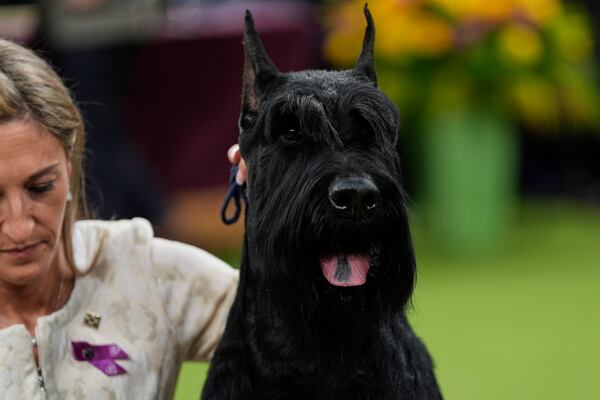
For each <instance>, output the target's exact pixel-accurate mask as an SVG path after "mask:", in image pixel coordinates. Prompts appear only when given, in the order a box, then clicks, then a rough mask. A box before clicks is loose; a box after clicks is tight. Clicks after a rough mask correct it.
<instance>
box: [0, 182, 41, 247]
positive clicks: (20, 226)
mask: <svg viewBox="0 0 600 400" xmlns="http://www.w3.org/2000/svg"><path fill="white" fill-rule="evenodd" d="M1 203H4V204H1ZM0 204H1V205H0V232H2V233H3V234H4V235H5V236H7V237H8V238H9V239H10V240H11V241H12V242H14V243H18V244H20V243H26V242H27V240H28V239H29V238H30V237H31V233H32V232H33V228H34V226H35V221H34V219H33V215H32V213H31V205H30V203H29V201H28V199H27V198H26V195H24V194H15V195H12V196H6V198H5V199H3V201H2V202H0Z"/></svg>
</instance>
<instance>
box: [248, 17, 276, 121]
mask: <svg viewBox="0 0 600 400" xmlns="http://www.w3.org/2000/svg"><path fill="white" fill-rule="evenodd" d="M245 24H246V27H245V31H244V82H243V88H242V112H241V115H240V128H241V130H245V129H248V128H249V127H251V126H252V125H253V124H254V121H255V119H256V115H257V113H258V110H259V109H260V106H261V103H262V101H263V97H264V94H265V90H266V89H267V87H268V86H269V84H270V83H271V82H272V81H273V80H274V79H275V78H277V76H278V75H279V71H278V70H277V68H276V67H275V65H274V64H273V62H272V61H271V59H270V58H269V56H268V55H267V52H266V51H265V48H264V46H263V43H262V40H261V39H260V36H259V35H258V33H257V32H256V29H255V27H254V18H252V14H251V13H250V11H249V10H246V17H245Z"/></svg>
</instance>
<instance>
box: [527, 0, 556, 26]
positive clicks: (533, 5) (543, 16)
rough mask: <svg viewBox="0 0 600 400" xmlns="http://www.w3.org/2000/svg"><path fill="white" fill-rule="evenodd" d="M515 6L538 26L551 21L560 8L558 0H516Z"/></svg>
mask: <svg viewBox="0 0 600 400" xmlns="http://www.w3.org/2000/svg"><path fill="white" fill-rule="evenodd" d="M516 6H517V9H518V10H519V11H521V12H523V13H525V15H527V17H529V18H530V19H531V20H532V21H534V22H535V23H537V24H538V25H543V24H546V23H548V22H550V21H552V20H553V19H554V18H556V17H557V16H558V15H559V14H560V12H561V8H562V7H561V4H560V1H559V0H516Z"/></svg>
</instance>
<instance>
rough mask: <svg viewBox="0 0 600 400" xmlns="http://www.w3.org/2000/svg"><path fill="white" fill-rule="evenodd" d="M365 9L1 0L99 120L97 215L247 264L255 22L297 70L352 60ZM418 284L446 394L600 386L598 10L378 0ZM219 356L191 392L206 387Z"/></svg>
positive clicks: (94, 166) (547, 393) (356, 5)
mask: <svg viewBox="0 0 600 400" xmlns="http://www.w3.org/2000/svg"><path fill="white" fill-rule="evenodd" d="M363 5H364V1H363V0H360V1H354V0H352V1H321V2H317V1H300V0H298V1H291V0H289V1H216V0H215V1H210V0H112V1H111V0H54V1H50V0H48V1H38V2H35V1H23V0H19V1H17V0H12V1H9V0H0V36H3V37H8V38H12V39H13V40H15V41H17V42H19V43H22V44H25V45H27V46H29V47H32V48H34V49H35V50H37V51H39V52H40V54H42V55H43V56H44V57H45V58H46V59H48V60H49V61H50V62H51V63H52V65H53V66H54V67H55V68H56V70H57V71H58V72H59V74H60V75H61V76H62V77H63V78H64V79H65V82H66V83H67V85H68V86H69V87H70V88H71V90H72V92H73V94H74V96H75V98H76V100H77V102H78V104H79V105H80V107H81V109H82V111H83V114H84V117H85V120H86V123H87V129H88V144H87V146H88V149H87V153H88V154H87V173H88V177H89V179H88V196H89V198H90V200H91V203H92V208H93V209H94V210H95V212H96V215H97V216H98V217H101V218H129V217H133V216H142V217H146V218H148V219H150V220H151V221H152V223H153V224H154V226H155V228H156V230H157V232H158V234H160V235H162V236H167V237H169V238H174V239H178V240H182V241H184V242H188V243H192V244H195V245H198V246H201V247H203V248H205V249H207V250H209V251H211V252H213V253H215V254H217V255H219V256H221V257H223V258H224V259H226V260H227V261H229V262H230V263H232V264H233V265H237V264H239V256H238V254H239V252H240V245H241V238H242V234H243V233H242V224H241V223H238V224H237V225H234V226H230V227H225V226H223V225H222V224H221V222H220V219H219V208H220V206H221V203H222V200H223V197H224V195H225V193H226V191H227V181H228V176H229V165H228V162H227V161H226V157H225V153H226V150H227V149H228V147H229V146H230V145H232V144H233V143H235V142H236V141H237V139H236V137H237V117H238V111H239V106H240V95H241V75H242V64H243V55H242V46H241V38H242V32H243V13H244V10H245V9H246V8H249V9H250V10H252V12H253V14H254V16H255V19H256V23H257V27H258V30H259V32H260V33H261V35H262V37H263V40H264V42H265V45H266V47H267V50H268V52H269V54H270V55H271V57H272V58H273V60H274V62H275V63H276V64H277V65H278V67H279V69H280V70H281V71H291V70H300V69H306V68H350V67H352V65H353V63H354V61H355V59H356V58H357V55H358V53H359V51H360V46H361V42H362V36H363V33H364V28H365V20H364V15H363V13H362V8H363ZM369 7H370V9H371V11H372V13H373V15H374V18H375V23H376V30H377V40H376V49H375V52H376V66H377V73H378V78H379V84H380V87H381V89H382V90H383V91H384V92H385V93H386V94H387V95H388V96H389V97H390V98H391V99H392V100H394V102H396V104H397V105H398V106H399V108H400V110H401V116H402V118H401V119H402V127H401V130H400V133H399V146H398V148H399V152H400V153H401V155H402V158H403V162H404V175H405V177H404V179H405V186H406V187H407V190H408V193H409V195H410V197H411V204H410V207H411V215H412V219H411V221H412V225H413V232H414V235H415V246H416V249H417V262H418V268H419V276H418V284H417V289H416V292H415V296H414V302H413V303H414V305H413V308H412V310H411V311H410V318H411V320H412V322H413V324H414V326H415V329H416V331H417V333H418V334H419V335H420V336H422V337H423V339H424V340H425V342H426V343H427V345H428V347H429V349H430V351H431V353H432V354H433V357H434V359H435V361H436V365H437V374H438V379H439V382H440V385H441V388H442V391H443V393H444V395H445V398H446V399H450V400H482V399H485V400H495V399H498V400H500V399H502V400H506V399H527V400H533V399H540V400H541V399H544V400H548V399H598V398H600V380H599V379H598V376H599V375H600V367H598V360H599V359H600V344H598V338H600V135H599V134H598V133H599V131H600V92H599V91H598V69H597V59H598V48H597V43H598V41H597V32H596V31H594V28H595V27H596V26H597V23H598V17H599V16H600V6H599V5H598V3H594V2H593V1H592V0H589V1H587V2H586V1H559V0H373V1H371V2H370V4H369ZM205 371H206V365H205V364H197V363H189V364H186V366H185V367H184V369H183V370H182V372H181V374H180V380H179V384H178V388H177V395H176V398H177V399H179V400H182V399H196V398H198V394H199V393H200V391H201V387H202V382H203V379H204V374H205Z"/></svg>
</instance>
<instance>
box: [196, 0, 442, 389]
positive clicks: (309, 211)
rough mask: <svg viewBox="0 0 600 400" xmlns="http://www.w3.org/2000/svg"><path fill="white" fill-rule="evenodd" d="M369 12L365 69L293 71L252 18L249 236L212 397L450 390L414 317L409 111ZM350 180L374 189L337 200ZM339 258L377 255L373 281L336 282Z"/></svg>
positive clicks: (246, 145) (211, 379)
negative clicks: (405, 151)
mask: <svg viewBox="0 0 600 400" xmlns="http://www.w3.org/2000/svg"><path fill="white" fill-rule="evenodd" d="M365 15H366V17H367V22H368V26H367V33H366V35H365V41H364V45H363V51H362V53H361V55H360V57H359V60H358V63H357V66H356V67H355V68H354V69H352V70H347V71H303V72H292V73H285V74H284V73H280V72H279V71H277V69H276V68H275V66H274V65H273V63H272V62H271V61H270V59H269V57H268V56H267V54H266V52H265V50H264V48H263V45H262V43H261V41H260V39H259V37H258V35H257V33H256V31H255V29H254V22H253V20H252V16H251V15H250V13H249V12H248V13H247V14H246V33H245V36H244V48H245V56H246V58H245V67H244V93H243V101H242V112H241V116H240V146H241V151H242V154H243V156H244V158H245V160H246V162H247V163H248V170H249V176H248V181H247V184H248V196H249V206H248V209H247V215H246V235H245V241H244V250H243V258H242V266H241V278H240V287H239V289H238V293H237V297H236V300H235V303H234V305H233V308H232V310H231V313H230V316H229V320H228V324H227V328H226V331H225V334H224V337H223V339H222V341H221V343H220V345H219V347H218V348H217V350H216V352H215V355H214V358H213V361H212V364H211V367H210V371H209V376H208V380H207V382H206V385H205V388H204V394H203V399H210V400H215V399H218V400H221V399H244V400H253V399H323V400H325V399H340V400H342V399H343V400H350V399H360V400H365V399H406V400H416V399H419V400H421V399H427V400H429V399H441V395H440V393H439V389H438V387H437V383H436V380H435V376H434V373H433V366H432V362H431V360H430V358H429V355H428V354H427V351H426V349H425V347H424V346H423V344H422V343H421V342H420V340H419V339H418V338H417V337H416V336H415V334H414V333H413V331H412V329H411V327H410V326H409V324H408V322H407V319H406V317H405V309H406V306H407V304H408V303H409V301H410V296H411V293H412V290H413V286H414V281H415V259H414V253H413V248H412V243H411V237H410V231H409V226H408V221H407V215H406V208H405V202H406V196H405V194H404V192H403V190H402V187H401V183H400V181H401V177H400V160H399V157H398V154H397V152H396V150H395V146H396V137H397V130H398V123H399V121H398V120H399V117H398V111H397V109H396V107H395V106H394V105H393V104H392V102H391V101H390V100H389V99H388V98H387V97H386V96H385V95H384V94H383V93H382V92H380V91H379V90H378V89H377V87H376V86H377V84H376V77H375V70H374V68H373V40H374V27H373V23H372V20H371V16H370V13H369V11H368V9H367V8H366V7H365ZM336 182H337V183H339V182H342V183H341V184H340V185H342V186H343V187H348V185H350V186H352V185H353V182H358V183H359V185H363V186H364V187H366V188H367V189H368V190H370V191H369V192H368V195H370V196H371V198H369V199H368V200H365V199H363V198H358V197H356V196H355V197H352V199H351V200H356V199H357V198H358V200H357V203H356V204H358V206H356V208H352V207H354V206H353V205H352V204H354V203H352V204H351V203H347V204H349V205H350V206H352V207H345V206H343V205H342V206H340V207H337V208H336V207H334V206H332V204H334V201H337V202H342V201H347V199H341V200H340V199H335V200H333V197H332V196H334V195H336V193H337V192H336V193H334V194H332V190H333V191H335V190H336V188H337V186H336ZM344 185H346V186H344ZM338 186H339V185H338ZM361 187H362V186H361ZM332 188H333V189H332ZM371 189H372V190H371ZM352 193H354V192H352ZM348 201H350V200H348ZM361 202H362V203H361ZM344 204H346V203H344ZM367 206H368V207H367ZM352 210H354V211H352ZM356 210H358V211H356ZM337 254H342V255H346V254H368V256H369V257H370V260H371V265H372V266H371V268H370V269H369V272H368V275H367V281H366V283H365V284H364V285H361V286H354V287H339V286H334V285H332V284H330V283H329V282H328V281H327V280H326V279H325V277H324V275H323V273H322V272H321V269H320V267H319V266H320V259H321V258H322V257H327V256H333V255H337ZM340 260H343V262H342V261H340V264H338V265H341V266H342V267H344V268H347V265H346V264H344V263H346V259H345V258H343V259H340ZM342 267H338V272H336V273H339V277H341V278H344V277H345V276H346V275H347V273H348V272H347V271H346V270H344V268H342Z"/></svg>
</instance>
